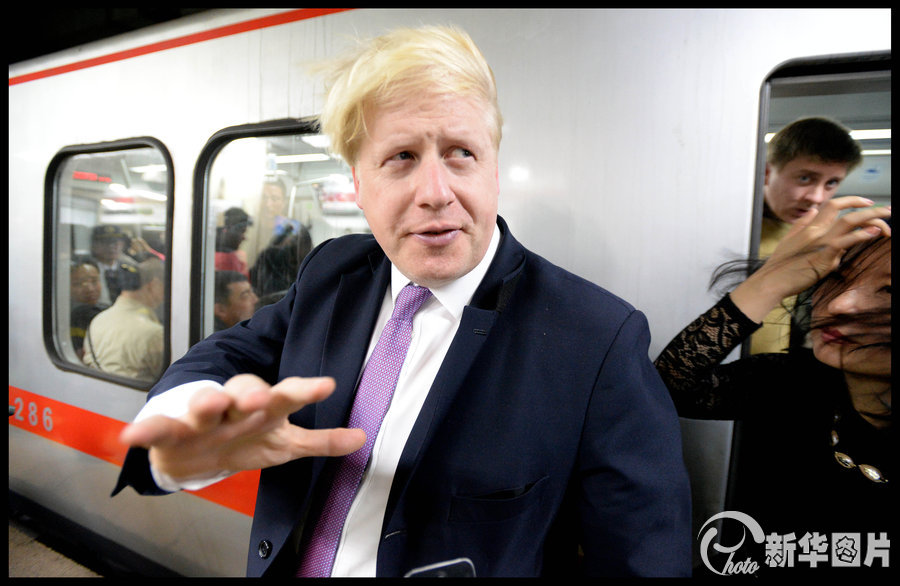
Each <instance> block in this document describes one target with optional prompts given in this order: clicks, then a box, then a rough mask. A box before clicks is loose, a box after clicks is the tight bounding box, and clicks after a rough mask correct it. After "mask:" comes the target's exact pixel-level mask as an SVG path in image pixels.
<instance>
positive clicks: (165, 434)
mask: <svg viewBox="0 0 900 586" xmlns="http://www.w3.org/2000/svg"><path fill="white" fill-rule="evenodd" d="M189 433H190V428H189V427H188V426H187V425H185V423H183V422H181V421H179V420H177V419H173V418H171V417H166V416H165V415H154V416H152V417H148V418H147V419H144V420H143V421H139V422H137V423H132V424H130V425H126V426H125V429H123V430H122V432H121V433H120V434H119V441H121V442H122V443H123V444H125V445H127V446H131V447H141V448H150V447H151V446H161V445H170V444H172V443H174V442H176V441H178V439H180V438H183V437H185V436H186V435H187V434H189Z"/></svg>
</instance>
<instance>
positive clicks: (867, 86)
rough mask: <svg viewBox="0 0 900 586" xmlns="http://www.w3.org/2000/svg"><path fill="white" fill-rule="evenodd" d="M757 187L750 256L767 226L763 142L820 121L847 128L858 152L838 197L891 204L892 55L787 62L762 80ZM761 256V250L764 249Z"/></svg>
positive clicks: (754, 253) (882, 54) (867, 54)
mask: <svg viewBox="0 0 900 586" xmlns="http://www.w3.org/2000/svg"><path fill="white" fill-rule="evenodd" d="M760 104H761V111H760V136H759V147H758V155H757V174H756V177H757V185H756V190H755V200H754V202H755V203H754V212H755V213H754V229H753V230H752V232H751V234H752V239H751V243H750V244H751V246H750V248H751V254H752V255H757V254H758V253H759V252H760V239H761V234H762V232H763V231H764V230H767V231H768V230H777V228H774V229H773V228H771V226H770V224H772V221H771V220H767V219H766V217H767V216H771V215H772V214H771V213H770V212H767V211H766V204H765V203H764V202H765V197H764V191H763V185H764V177H765V158H766V150H767V144H768V142H769V140H770V139H771V138H772V136H774V135H775V133H776V132H778V131H779V130H781V129H782V128H784V127H785V126H787V125H788V124H790V123H791V122H794V121H795V120H799V119H801V118H809V117H824V118H828V119H831V120H834V121H836V122H838V123H839V124H841V125H842V126H844V127H846V128H847V129H848V130H849V131H850V135H851V136H852V137H853V138H854V139H855V140H856V141H857V143H858V144H859V145H860V148H861V150H862V155H863V160H862V163H861V164H860V165H859V166H857V167H856V168H855V169H853V170H852V171H851V172H850V173H849V174H848V175H847V177H846V178H845V179H844V180H843V181H842V182H841V184H840V186H839V188H838V189H837V191H836V195H838V196H840V195H861V196H864V197H868V198H869V199H871V200H873V201H874V202H876V204H878V205H890V204H891V54H890V53H889V52H886V53H866V54H856V55H846V56H829V57H823V58H819V59H802V60H796V61H790V62H788V63H785V64H784V65H782V66H780V67H778V68H777V69H776V70H775V71H773V72H772V73H771V74H770V75H769V77H768V78H767V79H766V80H765V82H764V83H763V87H762V93H761V100H760ZM763 254H765V251H763Z"/></svg>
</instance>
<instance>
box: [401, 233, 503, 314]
mask: <svg viewBox="0 0 900 586" xmlns="http://www.w3.org/2000/svg"><path fill="white" fill-rule="evenodd" d="M499 244H500V230H499V229H498V228H497V225H496V224H494V232H493V234H491V241H490V243H489V244H488V248H487V251H486V252H485V253H484V257H482V259H481V262H479V263H478V264H477V265H475V268H473V269H472V270H471V271H469V272H468V273H466V274H465V275H463V276H462V277H460V278H458V279H456V280H455V281H453V282H451V283H448V284H446V285H442V286H440V287H432V288H431V293H432V295H434V298H435V299H437V300H438V302H439V303H440V304H441V305H442V306H443V307H444V308H445V309H446V310H447V311H449V312H450V314H451V315H453V317H454V318H455V319H457V320H459V319H461V318H462V313H463V309H465V307H466V305H468V304H469V302H470V301H471V300H472V296H473V295H475V290H476V289H477V288H478V285H480V284H481V280H482V279H483V278H484V275H485V274H486V273H487V270H488V267H490V266H491V261H493V260H494V255H495V254H496V253H497V247H498V246H499ZM410 282H411V281H410V279H409V277H406V276H405V275H404V274H403V273H401V272H400V269H398V268H397V267H396V266H395V265H394V264H391V299H392V300H393V301H394V302H396V301H397V295H399V294H400V291H402V290H403V287H405V286H406V285H408V284H409V283H410Z"/></svg>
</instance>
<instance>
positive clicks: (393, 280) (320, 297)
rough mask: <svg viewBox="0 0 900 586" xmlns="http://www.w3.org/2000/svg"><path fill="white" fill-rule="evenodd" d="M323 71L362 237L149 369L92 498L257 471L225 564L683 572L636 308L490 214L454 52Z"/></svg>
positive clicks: (438, 37)
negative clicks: (108, 482)
mask: <svg viewBox="0 0 900 586" xmlns="http://www.w3.org/2000/svg"><path fill="white" fill-rule="evenodd" d="M351 71H352V72H354V74H353V75H350V73H351ZM332 81H333V84H332V90H331V92H330V93H329V97H328V101H327V104H326V107H325V109H324V111H323V114H322V120H321V122H322V126H323V130H324V132H325V133H327V134H328V135H329V136H330V137H331V142H332V145H333V148H334V149H335V150H336V151H337V153H338V154H339V155H340V156H342V157H343V158H344V159H345V160H346V161H347V162H348V163H349V164H350V165H351V167H352V169H353V177H354V183H355V186H356V190H357V203H358V205H359V207H360V208H362V210H363V211H364V213H365V215H366V218H367V220H368V222H369V225H370V227H371V229H372V235H351V236H345V237H342V238H339V239H337V240H334V241H331V242H329V243H325V244H323V245H321V246H319V247H318V248H317V249H316V250H314V251H313V252H311V253H310V254H309V255H308V257H307V258H306V260H305V261H304V263H303V266H302V267H301V269H300V274H299V276H298V278H297V281H296V282H295V284H294V285H293V286H292V288H291V289H290V291H289V292H288V294H287V296H286V297H285V298H284V299H283V300H282V301H280V302H278V303H276V304H274V305H270V306H267V307H265V308H263V309H261V310H259V311H258V312H257V313H256V314H255V315H254V316H253V317H252V318H251V319H250V320H249V321H247V322H244V323H242V324H240V325H239V326H237V327H233V328H230V329H228V330H226V331H223V332H217V333H215V334H213V335H212V336H210V337H209V338H207V340H205V341H203V342H200V343H199V344H197V345H195V346H194V347H193V348H191V350H190V351H189V352H188V353H187V354H186V355H185V357H184V358H182V359H181V360H179V361H178V362H176V363H175V364H174V365H173V366H172V367H170V369H169V370H168V371H167V373H166V374H165V375H164V376H163V378H162V379H161V381H160V382H159V383H158V384H157V386H156V387H155V388H154V389H153V390H152V391H151V393H150V397H151V398H150V399H149V401H148V403H147V405H146V406H145V408H144V409H143V410H142V411H141V413H140V414H139V415H138V417H137V419H136V423H134V424H132V425H130V426H128V427H127V428H126V429H125V431H124V432H123V434H122V439H123V441H124V442H125V443H127V444H129V445H130V446H132V449H131V450H129V454H128V457H127V459H126V462H125V465H124V466H123V472H122V475H121V477H120V480H119V483H118V485H117V487H116V491H115V492H118V491H119V490H121V489H122V488H124V487H125V486H127V485H131V486H133V487H134V488H135V489H136V490H138V491H139V492H141V493H145V494H159V493H163V492H166V491H174V490H178V489H179V488H195V487H199V486H204V485H206V484H209V483H210V482H212V481H215V480H216V479H217V478H220V477H223V476H225V475H228V474H230V473H232V472H235V471H238V470H242V469H256V468H262V472H261V476H260V483H259V492H258V497H257V504H256V509H255V514H254V519H253V527H252V531H251V543H250V547H249V551H248V556H249V561H248V569H247V573H248V575H250V576H263V575H265V576H275V575H300V576H404V575H407V574H410V573H420V572H424V573H425V574H427V573H428V571H429V570H428V569H429V568H433V567H434V566H435V565H437V566H440V567H442V570H441V571H445V572H450V573H453V572H458V573H461V574H466V573H467V574H468V575H473V574H474V575H477V576H538V575H554V576H556V575H570V574H573V575H574V574H577V573H583V574H587V575H688V574H689V573H690V561H691V535H690V521H691V514H690V495H689V485H688V479H687V474H686V471H685V468H684V463H683V460H682V454H681V438H680V430H679V423H678V419H677V417H676V415H675V412H674V409H673V406H672V403H671V400H670V399H669V394H668V391H667V390H666V388H665V387H664V386H663V385H662V383H661V381H660V379H659V378H658V376H657V374H656V371H655V369H654V368H653V366H652V364H651V363H650V360H649V357H648V344H649V329H648V327H647V323H646V319H645V318H644V316H643V314H641V313H640V312H639V311H637V310H635V309H634V308H633V307H632V306H631V305H629V304H628V303H626V302H624V301H622V300H621V299H619V298H616V297H614V296H613V295H612V294H610V293H609V292H607V291H605V290H603V289H601V288H600V287H597V286H596V285H593V284H591V283H588V282H587V281H585V280H583V279H580V278H579V277H577V276H575V275H573V274H571V273H568V272H566V271H564V270H563V269H561V268H559V267H556V266H554V265H552V264H550V263H549V262H547V261H546V260H544V259H542V258H541V257H539V256H537V255H535V254H534V253H532V252H530V251H529V250H527V249H525V248H524V247H523V246H522V245H521V244H519V243H518V242H517V241H516V240H515V238H514V237H513V235H512V233H511V231H510V228H509V227H508V226H507V224H506V223H505V222H504V221H503V220H502V219H501V218H500V217H499V216H498V215H497V201H498V192H499V184H498V159H497V156H498V148H499V143H500V129H501V124H502V123H501V117H500V112H499V108H498V106H497V97H496V88H495V85H494V78H493V73H492V72H491V70H490V68H489V67H488V65H487V63H486V62H485V61H484V58H483V56H482V55H481V53H480V51H479V50H478V48H477V47H476V46H475V45H474V43H473V42H472V40H471V39H470V38H469V37H468V36H467V35H466V34H465V33H462V32H461V31H458V30H457V29H450V28H441V27H425V28H422V29H414V30H409V29H402V30H398V31H394V32H392V33H389V34H387V35H384V36H383V37H379V38H378V39H376V40H375V41H373V42H372V43H370V44H369V45H367V46H366V47H364V48H362V50H361V51H360V52H359V53H357V54H355V55H354V56H353V57H352V58H349V59H347V60H346V61H342V62H341V63H340V64H339V66H338V69H337V72H336V75H335V78H334V79H333V80H332ZM407 300H411V301H412V302H415V305H407V303H406V302H407ZM416 305H417V306H418V309H416ZM395 311H396V312H397V314H396V315H392V314H393V313H394V312H395ZM401 332H405V333H403V334H401ZM404 336H405V337H406V340H405V341H404V342H403V343H401V342H400V341H399V340H400V339H401V338H403V337H404ZM387 339H390V343H389V344H387V345H388V346H390V347H389V348H386V347H385V342H384V340H387ZM406 344H408V347H407V348H403V349H402V350H401V352H400V354H398V355H395V354H394V351H395V350H397V349H398V347H403V346H405V345H406ZM224 348H228V350H227V352H226V351H223V349H224ZM403 351H405V352H406V356H405V358H403V357H402V352H403ZM369 353H371V357H369ZM397 367H400V370H399V373H397V372H396V370H393V369H396V368H397ZM392 370H393V372H391V371H392ZM388 372H391V374H390V376H387V374H386V373H388ZM388 378H390V379H391V380H389V381H388V380H385V379H388ZM192 393H193V394H192ZM392 394H393V395H392ZM377 397H382V399H383V402H382V404H380V405H375V399H376V398H377ZM385 403H386V404H385ZM379 409H382V410H384V409H386V410H387V412H386V414H382V413H376V412H377V411H378V410H379ZM175 413H184V415H180V416H177V417H170V416H168V415H167V414H175ZM373 413H376V415H377V416H376V417H373V418H370V415H372V414H373ZM382 416H383V422H382V420H381V417H382ZM362 430H366V431H365V432H364V431H362ZM226 436H227V437H229V438H233V439H229V440H225V439H224V438H225V437H226ZM360 475H361V478H360ZM115 492H114V494H115ZM579 546H580V549H581V551H582V552H583V555H582V556H580V555H579Z"/></svg>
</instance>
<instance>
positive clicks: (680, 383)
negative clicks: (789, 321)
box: [655, 295, 760, 419]
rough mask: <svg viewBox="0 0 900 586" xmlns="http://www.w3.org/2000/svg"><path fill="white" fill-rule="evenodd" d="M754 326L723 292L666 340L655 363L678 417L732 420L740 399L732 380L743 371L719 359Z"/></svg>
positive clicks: (756, 326) (751, 331) (752, 330)
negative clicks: (721, 296)
mask: <svg viewBox="0 0 900 586" xmlns="http://www.w3.org/2000/svg"><path fill="white" fill-rule="evenodd" d="M759 327H760V325H759V324H756V323H755V322H753V321H752V320H750V318H748V317H747V316H745V315H744V314H743V313H742V312H741V310H740V309H738V308H737V306H736V305H735V304H734V303H733V302H732V301H731V297H730V296H728V295H725V297H723V298H722V299H721V300H719V302H718V303H716V304H715V305H714V306H713V307H712V308H710V310H709V311H707V312H706V313H704V314H703V315H701V316H700V317H698V318H697V319H695V320H694V321H693V322H691V323H690V324H689V325H688V326H687V327H686V328H684V329H683V330H682V331H681V332H680V333H679V334H678V335H677V336H675V338H673V339H672V341H671V342H669V344H668V346H666V348H665V349H664V350H663V351H662V353H661V354H660V355H659V358H657V359H656V363H655V364H656V369H657V370H658V371H659V374H660V376H661V377H662V379H663V381H664V382H665V384H666V386H667V387H668V388H669V393H670V394H671V395H672V400H673V401H674V403H675V407H676V408H677V410H678V414H679V415H680V416H682V417H692V418H701V419H734V418H736V415H735V414H736V411H737V410H739V407H738V403H739V402H740V400H741V397H739V396H737V395H736V394H735V393H732V392H730V391H731V389H732V387H734V386H735V385H733V384H732V382H733V381H735V380H737V379H739V378H740V377H744V376H746V374H747V372H746V370H747V369H746V368H740V367H737V368H736V367H735V366H731V363H730V364H729V365H726V366H727V367H729V368H726V367H721V366H719V363H720V362H722V360H724V359H725V357H726V356H728V354H729V353H730V352H731V351H732V350H734V348H735V347H737V346H738V345H739V344H740V343H741V342H742V341H743V340H744V339H745V338H746V337H747V336H749V335H750V334H752V333H753V332H754V331H756V330H757V329H759Z"/></svg>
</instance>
